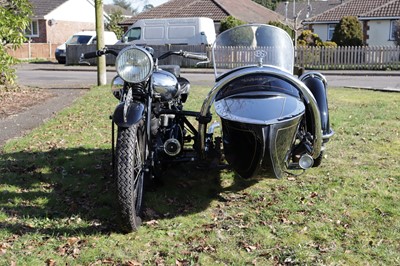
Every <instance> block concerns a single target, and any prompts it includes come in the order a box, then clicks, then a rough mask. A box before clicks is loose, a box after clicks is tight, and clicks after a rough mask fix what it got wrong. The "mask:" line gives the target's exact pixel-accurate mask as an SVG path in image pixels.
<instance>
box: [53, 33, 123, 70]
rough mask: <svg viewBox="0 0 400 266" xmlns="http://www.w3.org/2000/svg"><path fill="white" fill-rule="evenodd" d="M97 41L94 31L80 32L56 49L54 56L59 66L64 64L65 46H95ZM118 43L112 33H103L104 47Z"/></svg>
mask: <svg viewBox="0 0 400 266" xmlns="http://www.w3.org/2000/svg"><path fill="white" fill-rule="evenodd" d="M96 41H97V37H96V31H80V32H77V33H75V34H73V35H72V36H71V37H69V38H68V40H67V41H66V42H65V43H63V44H61V45H60V46H58V47H57V49H56V52H55V56H56V59H57V61H58V63H60V64H65V61H66V47H67V44H84V45H89V44H95V43H96ZM116 42H118V38H117V36H116V35H115V33H114V32H112V31H105V32H104V43H105V45H113V44H115V43H116Z"/></svg>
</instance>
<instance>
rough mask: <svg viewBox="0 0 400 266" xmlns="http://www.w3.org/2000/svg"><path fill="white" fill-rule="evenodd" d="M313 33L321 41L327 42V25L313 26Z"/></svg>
mask: <svg viewBox="0 0 400 266" xmlns="http://www.w3.org/2000/svg"><path fill="white" fill-rule="evenodd" d="M313 32H314V33H316V34H317V35H318V37H319V38H320V39H321V40H322V41H323V42H326V41H328V39H327V38H328V25H327V24H314V25H313Z"/></svg>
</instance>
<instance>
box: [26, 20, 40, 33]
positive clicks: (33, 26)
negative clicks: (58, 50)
mask: <svg viewBox="0 0 400 266" xmlns="http://www.w3.org/2000/svg"><path fill="white" fill-rule="evenodd" d="M25 36H26V37H39V22H38V21H37V20H32V21H31V23H30V24H29V25H28V27H27V28H26V29H25Z"/></svg>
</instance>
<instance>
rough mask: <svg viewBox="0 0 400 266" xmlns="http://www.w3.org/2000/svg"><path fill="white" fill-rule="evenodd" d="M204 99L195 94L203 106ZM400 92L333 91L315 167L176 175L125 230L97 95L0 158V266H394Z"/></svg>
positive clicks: (104, 107) (105, 100) (105, 111)
mask: <svg viewBox="0 0 400 266" xmlns="http://www.w3.org/2000/svg"><path fill="white" fill-rule="evenodd" d="M206 92H207V89H206V88H202V87H193V88H192V90H191V98H190V99H191V100H190V102H189V103H188V105H189V106H190V107H191V109H193V110H196V109H198V108H199V105H200V104H201V102H202V99H203V97H204V95H205V93H206ZM399 102H400V94H395V93H383V92H372V91H363V90H350V89H331V90H329V103H330V106H329V107H330V110H331V113H330V115H331V124H332V127H333V128H334V129H335V131H336V135H335V136H334V137H333V138H332V140H331V142H329V143H328V147H327V152H326V158H325V160H324V161H323V163H322V166H321V167H319V168H315V169H311V170H309V171H307V172H306V174H304V175H302V176H300V177H295V178H294V177H287V178H283V179H281V180H276V179H269V178H262V177H258V178H254V179H250V180H243V179H241V178H239V177H237V176H236V175H235V174H234V173H232V172H231V171H228V170H223V171H216V170H204V169H197V168H196V167H193V166H191V165H181V166H178V167H175V168H173V169H169V170H168V171H167V172H165V178H164V179H163V185H162V186H160V187H158V188H157V189H155V190H152V191H148V192H147V193H146V195H145V213H146V216H145V220H144V224H143V226H142V227H141V228H140V229H139V231H137V232H134V233H130V234H122V233H121V232H119V231H118V226H117V223H118V215H117V213H116V200H115V193H116V189H115V184H114V181H113V180H112V177H111V165H110V163H111V160H110V158H111V155H110V128H111V123H110V121H109V119H108V116H109V115H110V114H111V112H112V110H113V108H114V106H115V104H116V101H115V100H114V99H113V97H112V95H111V93H110V92H109V90H108V89H107V88H95V89H92V90H91V91H90V92H88V93H87V94H86V95H85V96H84V97H82V98H81V99H80V100H79V101H77V102H76V103H75V104H74V105H73V106H72V107H70V108H67V109H65V110H64V111H63V112H61V113H60V114H59V115H57V116H56V117H55V118H54V119H52V120H50V121H49V122H47V123H46V124H45V125H44V126H42V127H40V128H37V129H35V130H33V131H32V132H31V133H30V134H29V135H27V136H26V137H24V138H21V139H17V140H14V141H11V142H9V143H8V144H7V145H6V146H5V147H4V149H3V152H2V154H1V155H0V265H10V264H12V262H16V263H17V265H43V264H46V263H47V264H52V263H54V262H56V263H57V265H65V264H68V265H93V264H96V263H97V265H99V264H107V263H109V264H113V265H133V264H134V263H141V264H143V265H163V264H164V265H174V264H177V265H179V263H181V264H180V265H251V264H256V265H278V264H300V265H305V264H308V265H341V264H345V265H399V264H400V217H399V210H400V208H399V202H400V196H399V195H400V176H399V175H400V163H399V157H400V137H399V133H400V132H399V131H400V108H399Z"/></svg>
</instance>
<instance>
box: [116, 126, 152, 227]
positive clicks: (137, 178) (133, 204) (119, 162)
mask: <svg viewBox="0 0 400 266" xmlns="http://www.w3.org/2000/svg"><path fill="white" fill-rule="evenodd" d="M144 140H145V138H144V128H143V125H141V124H136V125H134V126H131V127H129V128H118V138H117V147H116V166H117V167H116V177H117V190H118V201H119V205H120V208H121V210H120V211H121V226H122V229H123V230H125V231H133V230H136V229H137V228H138V227H139V226H140V224H141V221H142V220H141V218H140V214H141V210H142V200H143V182H144V171H143V162H144V154H145V153H144Z"/></svg>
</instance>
